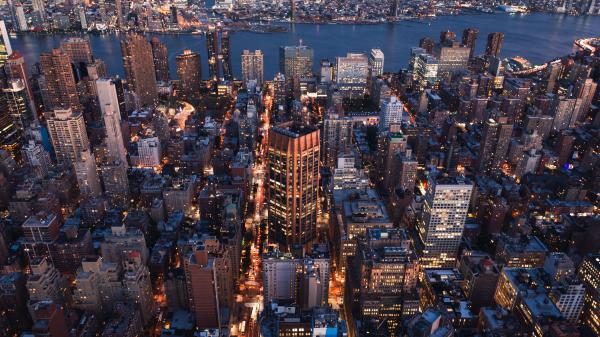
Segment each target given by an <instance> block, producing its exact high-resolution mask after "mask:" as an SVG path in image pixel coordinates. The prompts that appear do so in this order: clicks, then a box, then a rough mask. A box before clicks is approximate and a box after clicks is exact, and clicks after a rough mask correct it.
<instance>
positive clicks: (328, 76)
mask: <svg viewBox="0 0 600 337" xmlns="http://www.w3.org/2000/svg"><path fill="white" fill-rule="evenodd" d="M319 75H320V82H321V83H331V81H333V65H332V64H331V62H329V60H326V59H324V60H321V68H320V73H319Z"/></svg>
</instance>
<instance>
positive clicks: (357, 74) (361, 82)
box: [335, 53, 369, 99]
mask: <svg viewBox="0 0 600 337" xmlns="http://www.w3.org/2000/svg"><path fill="white" fill-rule="evenodd" d="M368 77H369V59H368V57H367V56H366V55H365V54H361V53H348V54H347V55H346V56H345V57H344V56H338V57H337V58H336V64H335V83H336V85H337V88H338V90H339V91H340V92H341V93H342V95H343V96H344V97H347V98H356V99H360V98H362V97H364V95H365V93H366V90H367V79H368Z"/></svg>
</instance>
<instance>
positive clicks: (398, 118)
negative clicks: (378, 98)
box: [379, 96, 404, 130]
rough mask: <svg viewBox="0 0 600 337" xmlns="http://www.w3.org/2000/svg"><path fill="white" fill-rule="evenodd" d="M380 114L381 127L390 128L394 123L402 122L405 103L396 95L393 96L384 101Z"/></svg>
mask: <svg viewBox="0 0 600 337" xmlns="http://www.w3.org/2000/svg"><path fill="white" fill-rule="evenodd" d="M380 114H381V116H380V117H379V129H380V130H390V128H391V127H392V126H393V125H399V124H401V123H402V118H403V115H404V104H402V102H401V101H400V100H399V99H398V98H397V97H396V96H392V97H390V99H389V100H387V101H384V102H383V104H382V105H381V113H380Z"/></svg>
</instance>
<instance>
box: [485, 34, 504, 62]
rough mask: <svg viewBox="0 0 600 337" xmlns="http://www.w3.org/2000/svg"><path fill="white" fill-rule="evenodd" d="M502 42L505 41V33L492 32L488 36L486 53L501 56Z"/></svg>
mask: <svg viewBox="0 0 600 337" xmlns="http://www.w3.org/2000/svg"><path fill="white" fill-rule="evenodd" d="M502 42H504V33H498V32H495V33H490V34H489V35H488V37H487V44H486V45H485V55H486V56H493V57H500V51H501V50H502Z"/></svg>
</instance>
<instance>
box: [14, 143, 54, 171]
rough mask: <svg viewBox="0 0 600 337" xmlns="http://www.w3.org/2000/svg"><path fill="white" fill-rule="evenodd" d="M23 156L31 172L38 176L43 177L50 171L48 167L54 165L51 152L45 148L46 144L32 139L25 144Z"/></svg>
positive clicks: (22, 149)
mask: <svg viewBox="0 0 600 337" xmlns="http://www.w3.org/2000/svg"><path fill="white" fill-rule="evenodd" d="M21 156H22V158H23V160H24V161H25V163H26V164H27V166H28V167H29V169H30V170H31V172H33V173H34V174H35V175H36V176H37V177H39V178H43V177H44V176H46V174H47V173H48V169H49V168H50V167H52V161H51V160H50V154H48V152H46V150H44V146H42V144H40V143H36V142H35V140H33V139H30V140H29V143H27V144H24V145H23V147H22V148H21Z"/></svg>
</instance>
